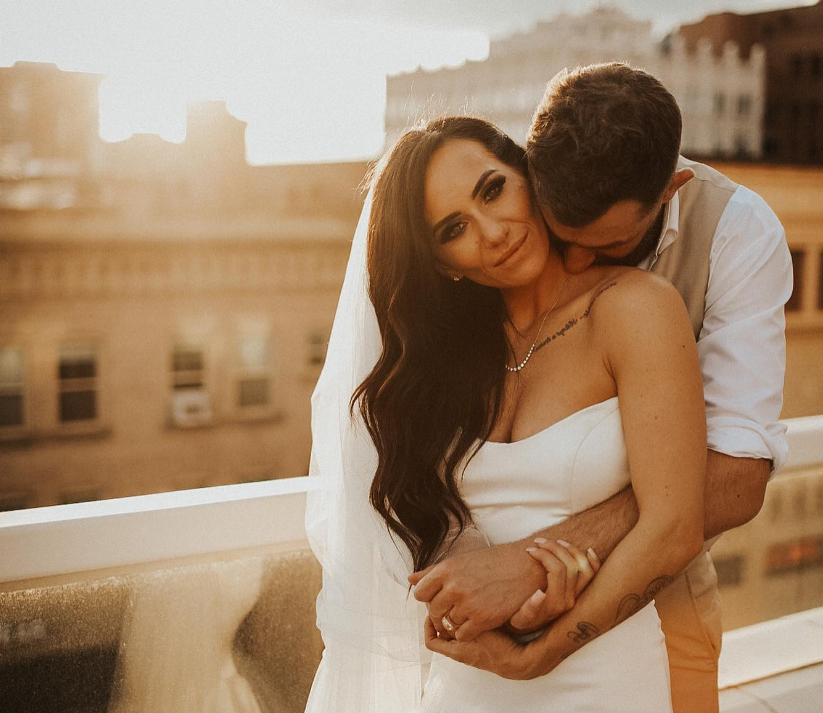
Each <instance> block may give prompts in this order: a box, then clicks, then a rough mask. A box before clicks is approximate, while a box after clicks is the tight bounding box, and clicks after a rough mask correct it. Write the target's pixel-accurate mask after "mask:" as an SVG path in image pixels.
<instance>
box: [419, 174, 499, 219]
mask: <svg viewBox="0 0 823 713" xmlns="http://www.w3.org/2000/svg"><path fill="white" fill-rule="evenodd" d="M493 173H497V169H496V168H490V169H489V170H488V171H483V173H482V174H481V175H480V178H478V179H477V183H475V184H474V188H473V189H472V199H474V198H476V197H477V194H478V193H480V191H481V190H483V186H484V185H485V184H486V181H487V180H488V178H489V176H491V175H492V174H493ZM459 215H460V213H449V215H447V216H446V217H445V218H443V219H442V220H438V221H437V223H436V224H435V226H434V227H433V228H432V234H433V235H437V231H438V230H440V228H441V227H442V226H444V225H445V224H446V223H448V222H449V221H450V220H454V219H455V218H457V217H458V216H459Z"/></svg>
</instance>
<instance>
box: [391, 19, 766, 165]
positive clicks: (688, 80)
mask: <svg viewBox="0 0 823 713" xmlns="http://www.w3.org/2000/svg"><path fill="white" fill-rule="evenodd" d="M651 29H652V23H651V22H649V21H641V20H636V19H634V18H632V17H630V16H629V15H627V14H626V13H624V12H623V11H622V10H619V9H617V8H611V7H600V8H598V9H596V10H593V11H592V12H590V13H589V14H587V15H582V16H572V15H567V14H562V15H559V16H558V17H557V18H555V19H554V20H551V21H548V22H540V23H538V24H537V25H536V26H535V27H534V29H533V30H532V31H531V32H528V33H524V34H517V35H513V36H511V37H508V38H505V39H500V40H497V41H494V42H492V43H491V47H490V49H489V57H488V59H486V60H484V61H481V62H467V63H466V64H464V65H462V66H460V67H455V68H448V69H441V70H437V71H433V72H429V71H426V70H423V69H418V70H417V71H415V72H412V73H408V74H401V75H397V76H393V77H389V79H388V82H387V100H386V129H387V141H388V142H389V143H392V142H393V141H394V140H395V139H396V138H397V136H398V135H399V133H400V132H401V131H402V130H403V129H404V128H405V127H407V126H409V125H410V124H413V123H415V122H416V121H419V120H421V119H425V118H429V117H432V116H435V115H440V114H444V113H451V114H455V113H457V114H462V113H469V114H473V115H476V116H483V117H485V118H488V119H490V120H492V121H494V122H495V123H497V124H499V125H500V126H501V127H502V128H503V130H504V131H506V132H507V133H508V134H510V135H511V136H512V137H513V138H514V139H515V140H516V141H518V142H521V143H522V142H523V141H524V140H525V137H526V133H527V131H528V128H529V124H530V123H531V118H532V115H533V113H534V110H535V108H536V107H537V104H538V103H539V101H540V99H541V98H542V96H543V93H544V91H545V88H546V84H547V82H548V80H549V79H551V78H552V77H553V76H554V75H555V74H556V73H557V72H558V71H560V70H561V69H563V68H564V67H570V68H571V67H575V66H577V65H585V64H591V63H594V62H606V61H612V60H618V61H624V62H627V63H629V64H631V65H633V66H636V67H640V68H643V69H646V70H647V71H648V72H650V73H651V74H654V75H655V76H656V77H658V78H659V79H660V80H661V81H662V82H663V83H664V84H665V85H666V86H667V87H668V88H669V90H670V91H671V92H672V94H674V96H675V98H676V99H677V101H678V104H679V105H680V108H681V111H682V113H683V152H684V153H685V154H687V155H689V156H693V157H694V156H704V157H705V156H714V157H732V156H735V157H746V158H757V157H758V156H759V155H760V147H761V143H762V141H761V128H760V127H761V117H762V112H763V84H764V66H765V65H764V61H765V60H764V56H763V52H762V51H761V50H760V49H759V48H757V47H754V48H753V49H752V50H751V52H749V53H748V55H747V56H746V57H743V56H742V55H741V53H740V52H739V51H738V49H737V48H736V47H735V46H734V45H733V44H728V45H726V46H725V48H724V51H723V53H722V54H721V55H720V56H717V55H716V54H715V53H713V52H712V50H711V46H710V43H708V42H704V43H698V46H696V47H695V48H690V47H688V46H687V45H686V43H685V41H684V40H683V39H682V38H680V37H673V38H668V39H667V40H666V41H665V42H662V43H661V42H658V41H657V40H655V39H654V37H653V36H652V32H651Z"/></svg>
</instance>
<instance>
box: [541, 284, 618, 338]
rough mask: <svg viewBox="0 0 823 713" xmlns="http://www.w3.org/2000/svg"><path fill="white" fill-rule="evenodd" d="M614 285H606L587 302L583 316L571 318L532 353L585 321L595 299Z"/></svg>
mask: <svg viewBox="0 0 823 713" xmlns="http://www.w3.org/2000/svg"><path fill="white" fill-rule="evenodd" d="M616 284H617V283H616V282H610V283H609V284H608V285H606V286H605V287H604V288H603V289H602V290H600V291H599V292H598V293H597V294H596V295H595V296H594V297H592V301H591V302H589V306H588V307H586V311H585V312H583V314H581V315H580V316H579V317H572V318H571V319H570V320H569V321H568V322H566V324H564V325H563V326H562V327H560V329H558V330H557V331H556V332H555V333H554V334H552V335H550V336H548V337H546V338H545V339H544V340H543V341H542V342H540V344H538V345H537V346H536V347H535V348H534V351H536V352H537V351H540V350H541V349H542V348H543V347H545V346H546V345H547V344H549V343H550V342H553V341H555V340H556V339H560V337H563V336H565V335H566V332H568V331H569V330H570V329H572V328H573V327H574V326H576V325H577V323H578V322H580V321H581V320H584V319H586V318H587V317H588V316H589V313H590V312H591V311H592V306H593V305H594V303H595V301H596V300H597V298H598V297H600V295H602V294H603V293H604V292H605V291H606V290H610V289H611V288H612V287H614V286H615V285H616Z"/></svg>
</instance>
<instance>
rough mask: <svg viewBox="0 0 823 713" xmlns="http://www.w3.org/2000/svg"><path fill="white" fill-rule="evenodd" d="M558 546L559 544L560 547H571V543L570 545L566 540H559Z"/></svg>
mask: <svg viewBox="0 0 823 713" xmlns="http://www.w3.org/2000/svg"><path fill="white" fill-rule="evenodd" d="M557 544H558V545H563V547H571V543H570V542H566V540H558V541H557Z"/></svg>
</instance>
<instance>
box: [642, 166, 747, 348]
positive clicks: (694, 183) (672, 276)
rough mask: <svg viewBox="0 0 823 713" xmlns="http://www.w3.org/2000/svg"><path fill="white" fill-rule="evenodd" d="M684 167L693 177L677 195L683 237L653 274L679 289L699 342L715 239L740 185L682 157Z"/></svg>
mask: <svg viewBox="0 0 823 713" xmlns="http://www.w3.org/2000/svg"><path fill="white" fill-rule="evenodd" d="M684 168H687V169H690V170H691V171H692V172H693V173H694V178H692V179H691V180H690V181H689V182H688V183H687V184H686V185H685V186H683V188H681V189H680V190H679V191H678V192H677V194H678V198H679V200H680V220H679V231H680V234H679V236H678V238H677V240H675V241H674V242H673V243H672V244H671V245H669V247H667V248H666V249H665V250H664V251H663V252H662V253H660V257H659V258H658V259H657V262H655V263H654V265H652V268H651V271H652V272H655V273H657V274H658V275H662V276H663V277H665V278H666V279H667V280H668V281H669V282H671V283H672V284H673V285H674V286H675V287H676V288H677V291H678V292H679V293H680V295H681V296H682V297H683V301H684V302H685V303H686V309H687V310H688V311H689V317H690V319H691V322H692V329H693V330H694V338H695V339H697V337H698V335H699V334H700V329H701V328H702V326H703V314H704V312H705V309H706V288H707V287H708V284H709V258H710V255H711V250H712V240H713V238H714V233H715V230H716V229H717V224H718V223H719V222H720V216H721V215H722V214H723V211H724V210H725V209H726V204H727V203H728V202H729V199H730V198H731V197H732V194H733V193H734V192H735V190H737V184H736V183H734V182H733V181H731V180H729V179H728V178H726V177H725V176H724V175H723V174H722V173H718V172H717V171H715V170H714V169H713V168H710V167H709V166H706V165H704V164H702V163H696V162H694V161H689V160H688V159H685V158H683V157H682V156H681V158H680V160H679V161H678V162H677V169H678V170H681V169H684Z"/></svg>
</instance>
